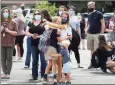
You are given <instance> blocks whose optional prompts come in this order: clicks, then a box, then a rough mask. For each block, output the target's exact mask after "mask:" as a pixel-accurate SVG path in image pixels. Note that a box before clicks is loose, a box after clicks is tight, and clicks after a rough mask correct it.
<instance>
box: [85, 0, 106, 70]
mask: <svg viewBox="0 0 115 85" xmlns="http://www.w3.org/2000/svg"><path fill="white" fill-rule="evenodd" d="M87 6H88V11H89V14H88V28H87V29H86V33H87V48H88V50H91V56H92V53H93V52H94V51H95V50H96V49H97V47H98V36H99V35H100V33H104V30H105V22H104V19H103V14H102V13H101V12H99V11H97V10H95V2H93V1H91V2H88V4H87ZM90 68H92V65H91V64H90V66H89V67H88V69H90Z"/></svg>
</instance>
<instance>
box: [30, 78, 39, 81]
mask: <svg viewBox="0 0 115 85" xmlns="http://www.w3.org/2000/svg"><path fill="white" fill-rule="evenodd" d="M29 80H30V81H33V80H34V81H36V80H38V78H33V77H32V78H30V79H29Z"/></svg>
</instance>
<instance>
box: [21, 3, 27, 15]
mask: <svg viewBox="0 0 115 85" xmlns="http://www.w3.org/2000/svg"><path fill="white" fill-rule="evenodd" d="M21 9H22V11H23V15H24V17H25V16H26V11H25V4H24V3H22V4H21Z"/></svg>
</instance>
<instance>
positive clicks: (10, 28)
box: [1, 8, 17, 79]
mask: <svg viewBox="0 0 115 85" xmlns="http://www.w3.org/2000/svg"><path fill="white" fill-rule="evenodd" d="M1 25H2V27H1V62H2V70H3V73H4V74H3V75H2V76H1V78H3V79H9V78H10V73H11V69H12V54H13V49H14V45H15V36H16V35H17V26H16V23H15V22H13V21H12V18H11V14H10V10H9V9H8V8H3V9H2V11H1Z"/></svg>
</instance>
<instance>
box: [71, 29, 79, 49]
mask: <svg viewBox="0 0 115 85" xmlns="http://www.w3.org/2000/svg"><path fill="white" fill-rule="evenodd" d="M70 42H71V43H70V46H69V49H70V50H72V51H74V50H76V49H77V48H78V46H79V44H80V36H79V34H78V33H77V32H76V31H75V30H74V29H73V28H72V40H70Z"/></svg>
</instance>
